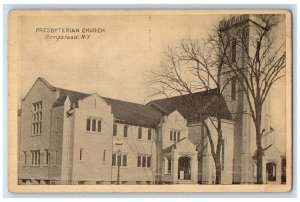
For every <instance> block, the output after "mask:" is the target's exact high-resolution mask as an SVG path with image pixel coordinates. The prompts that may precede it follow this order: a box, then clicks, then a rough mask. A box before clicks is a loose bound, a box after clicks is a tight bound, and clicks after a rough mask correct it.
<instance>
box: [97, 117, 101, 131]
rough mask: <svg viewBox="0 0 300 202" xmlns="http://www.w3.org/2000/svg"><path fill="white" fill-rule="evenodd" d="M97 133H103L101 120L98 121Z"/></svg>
mask: <svg viewBox="0 0 300 202" xmlns="http://www.w3.org/2000/svg"><path fill="white" fill-rule="evenodd" d="M97 132H101V120H98V127H97Z"/></svg>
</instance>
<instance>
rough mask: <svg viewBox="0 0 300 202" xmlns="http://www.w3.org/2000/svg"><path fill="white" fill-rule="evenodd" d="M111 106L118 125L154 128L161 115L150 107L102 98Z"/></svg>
mask: <svg viewBox="0 0 300 202" xmlns="http://www.w3.org/2000/svg"><path fill="white" fill-rule="evenodd" d="M102 98H103V99H104V100H105V101H106V102H107V104H109V105H110V106H111V109H112V113H113V114H114V116H115V118H116V120H117V121H118V122H120V123H127V124H133V125H141V126H147V127H155V126H156V125H157V124H158V123H159V122H160V119H161V117H162V114H161V113H160V112H159V111H158V110H155V109H153V108H152V107H150V106H147V105H142V104H137V103H132V102H126V101H122V100H116V99H112V98H106V97H102Z"/></svg>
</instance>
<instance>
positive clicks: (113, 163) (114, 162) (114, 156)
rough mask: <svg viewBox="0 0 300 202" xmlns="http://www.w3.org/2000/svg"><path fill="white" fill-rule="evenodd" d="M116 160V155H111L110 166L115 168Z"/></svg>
mask: <svg viewBox="0 0 300 202" xmlns="http://www.w3.org/2000/svg"><path fill="white" fill-rule="evenodd" d="M116 158H117V155H116V154H113V155H112V166H116V160H117V159H116Z"/></svg>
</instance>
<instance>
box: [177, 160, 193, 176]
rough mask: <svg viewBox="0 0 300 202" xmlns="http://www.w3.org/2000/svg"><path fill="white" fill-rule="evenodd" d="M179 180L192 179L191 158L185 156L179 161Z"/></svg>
mask: <svg viewBox="0 0 300 202" xmlns="http://www.w3.org/2000/svg"><path fill="white" fill-rule="evenodd" d="M178 179H180V180H190V179H191V158H189V157H186V156H185V157H180V158H179V159H178Z"/></svg>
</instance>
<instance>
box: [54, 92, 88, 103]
mask: <svg viewBox="0 0 300 202" xmlns="http://www.w3.org/2000/svg"><path fill="white" fill-rule="evenodd" d="M56 89H57V90H59V91H60V97H59V98H58V99H57V100H56V101H55V102H54V103H53V107H58V106H62V105H64V103H65V100H66V98H67V97H68V96H69V99H70V102H71V104H74V103H75V104H76V105H77V101H78V100H82V99H84V98H86V97H88V96H90V95H91V94H87V93H82V92H78V91H73V90H67V89H63V88H56Z"/></svg>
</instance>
